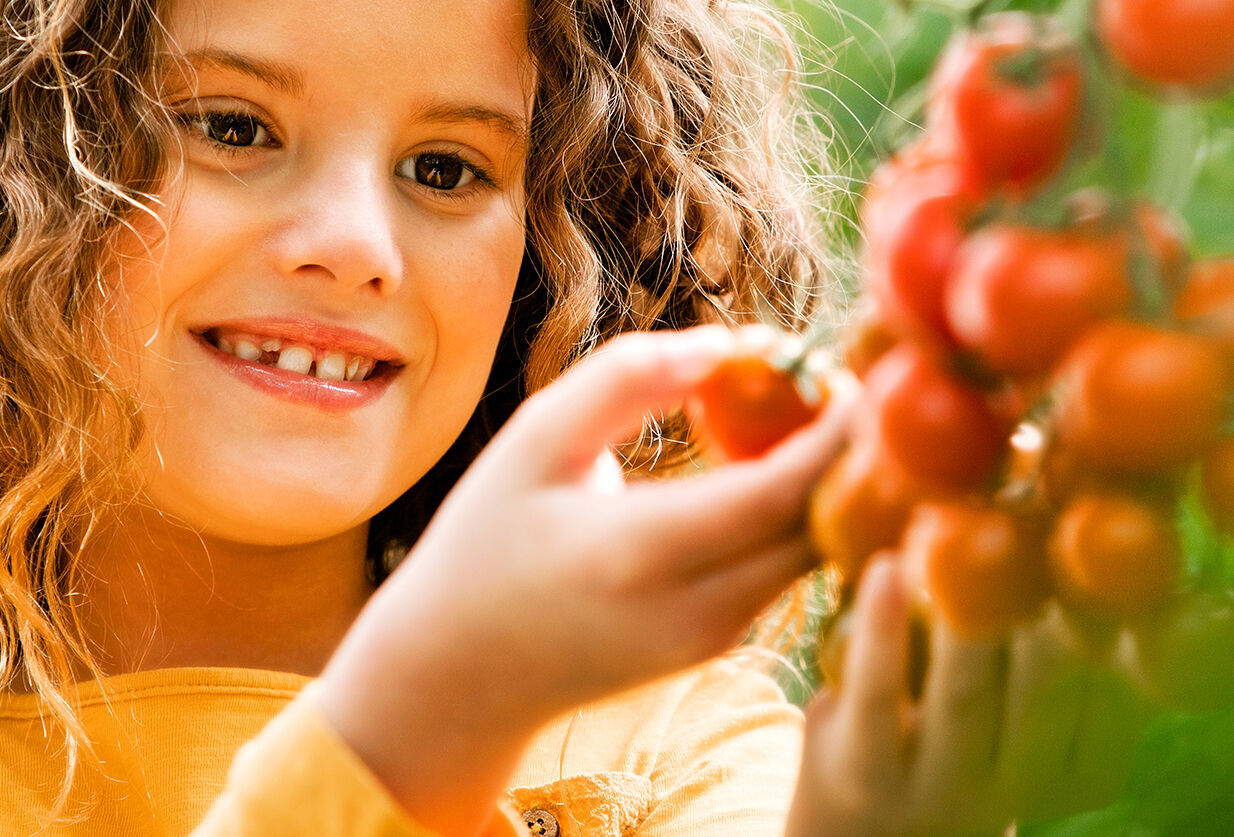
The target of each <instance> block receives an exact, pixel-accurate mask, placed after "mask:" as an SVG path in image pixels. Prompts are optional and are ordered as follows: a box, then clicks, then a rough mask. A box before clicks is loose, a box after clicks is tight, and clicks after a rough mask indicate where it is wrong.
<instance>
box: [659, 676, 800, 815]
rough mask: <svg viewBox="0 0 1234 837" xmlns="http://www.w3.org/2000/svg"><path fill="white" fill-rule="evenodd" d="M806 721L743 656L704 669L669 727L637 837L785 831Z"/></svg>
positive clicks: (772, 683)
mask: <svg viewBox="0 0 1234 837" xmlns="http://www.w3.org/2000/svg"><path fill="white" fill-rule="evenodd" d="M803 726H804V719H803V716H802V713H801V711H800V710H799V709H798V708H797V707H795V706H793V705H792V704H791V703H789V702H788V700H787V699H786V698H785V697H784V693H783V692H782V691H781V689H780V688H779V687H778V686H777V685H776V683H775V682H774V681H773V680H771V678H769V677H766V676H765V675H762V674H760V673H758V672H755V671H752V670H750V669H749V668H748V667H746V666H743V665H742V664H741V663H740V661H737V660H724V661H721V662H720V663H718V664H716V665H713V666H709V667H707V668H706V669H704V670H703V672H701V673H700V676H699V678H698V679H697V680H696V681H695V683H694V684H693V686H692V687H691V688H690V690H689V691H688V692H686V693H685V694H684V695H683V697H682V700H681V702H680V703H679V704H678V706H677V709H676V711H675V712H674V714H673V716H672V718H671V721H670V724H669V726H668V728H667V729H666V731H665V736H664V741H663V745H662V747H661V750H660V754H659V757H658V759H657V764H656V767H655V770H654V774H653V776H652V777H651V778H652V784H653V786H654V787H655V788H656V801H655V806H654V807H653V809H652V810H651V812H650V813H649V815H648V816H647V818H646V819H645V820H644V821H643V823H642V827H641V828H640V829H639V831H638V834H639V837H679V835H682V834H707V835H713V836H714V837H725V835H732V837H737V835H741V837H748V835H779V834H783V833H784V828H785V823H786V822H787V820H788V811H789V807H790V805H791V804H792V799H793V792H794V790H795V788H796V783H797V772H798V769H799V765H800V760H801V748H802V736H803Z"/></svg>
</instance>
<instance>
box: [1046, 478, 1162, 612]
mask: <svg viewBox="0 0 1234 837" xmlns="http://www.w3.org/2000/svg"><path fill="white" fill-rule="evenodd" d="M1049 555H1050V566H1051V569H1052V571H1053V574H1054V581H1055V585H1056V587H1057V588H1058V591H1059V595H1060V596H1061V597H1062V598H1063V599H1064V600H1065V601H1066V602H1067V603H1068V604H1069V605H1071V606H1073V607H1077V608H1080V609H1086V610H1091V611H1093V612H1094V613H1096V614H1099V615H1111V616H1118V617H1122V618H1134V617H1136V616H1139V615H1141V614H1144V613H1146V612H1148V611H1150V610H1151V609H1152V608H1153V607H1155V606H1157V605H1159V604H1161V603H1162V602H1163V601H1165V599H1166V598H1167V597H1168V596H1169V595H1170V593H1171V592H1172V591H1173V590H1174V587H1175V585H1176V583H1177V581H1178V575H1179V568H1180V561H1181V558H1180V555H1179V547H1178V540H1177V537H1176V535H1175V532H1174V527H1173V526H1172V525H1171V522H1170V520H1169V518H1168V517H1167V516H1166V514H1165V513H1164V512H1163V511H1162V509H1161V508H1159V507H1158V506H1156V505H1155V504H1151V503H1146V502H1143V501H1141V500H1139V499H1136V498H1132V497H1125V496H1121V495H1118V494H1113V493H1109V494H1098V493H1093V494H1083V495H1079V496H1076V497H1075V498H1073V499H1072V500H1071V502H1070V503H1068V504H1067V506H1066V508H1064V509H1063V511H1062V513H1061V514H1060V515H1059V517H1058V522H1057V524H1056V525H1055V528H1054V532H1053V533H1052V534H1051V536H1050V542H1049Z"/></svg>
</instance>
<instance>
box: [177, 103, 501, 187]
mask: <svg viewBox="0 0 1234 837" xmlns="http://www.w3.org/2000/svg"><path fill="white" fill-rule="evenodd" d="M227 117H234V118H236V119H242V120H243V119H247V120H250V121H251V122H252V123H253V126H254V127H255V128H256V129H258V130H259V131H264V132H265V133H266V135H267V137H268V141H267V142H266V143H263V144H261V145H232V144H230V143H226V142H220V141H219V140H216V139H214V138H213V137H211V136H209V135H208V134H207V133H206V130H202V128H203V127H205V128H206V129H207V130H208V128H209V123H210V121H211V120H213V119H219V118H227ZM177 119H178V120H179V121H180V124H181V125H182V126H183V127H184V129H185V130H189V131H194V132H195V133H196V135H197V136H198V137H199V138H200V139H201V140H203V141H204V142H206V143H208V144H209V145H210V146H211V147H212V148H214V149H215V150H217V151H220V152H222V153H224V154H227V155H229V156H240V155H244V154H251V153H252V152H254V151H256V150H258V149H262V148H281V147H282V145H283V143H282V141H281V140H279V139H278V136H277V135H276V134H275V131H274V128H273V127H272V126H271V125H270V124H269V123H267V122H266V121H265V120H264V119H262V118H261V117H260V116H257V115H256V114H253V113H250V112H248V111H244V110H195V111H187V112H184V113H179V114H177ZM430 156H431V157H436V158H438V159H440V160H445V161H449V162H451V163H455V164H458V165H460V166H462V167H463V168H464V169H466V170H467V171H468V172H470V173H471V175H472V177H473V180H474V184H475V188H493V187H495V186H496V185H497V182H496V180H495V179H494V178H493V176H492V174H490V173H489V171H488V170H487V169H485V168H484V167H483V166H480V165H478V164H476V163H473V162H471V161H469V160H466V159H464V158H463V156H462V155H461V154H458V153H457V152H454V151H424V152H421V153H419V154H413V155H411V157H408V158H405V159H407V160H412V161H413V164H412V165H413V172H414V160H415V159H416V158H417V157H430ZM399 162H400V164H401V163H402V162H403V161H402V160H400V161H399ZM404 179H405V180H407V181H409V182H410V183H411V184H413V185H414V186H416V187H418V188H421V189H425V190H427V191H429V192H431V193H432V194H433V195H434V196H439V197H442V198H446V199H448V200H465V199H466V198H467V197H468V195H469V193H470V192H472V191H473V188H472V186H473V184H468V185H467V186H463V187H461V188H454V189H438V188H435V187H433V186H429V185H428V184H426V183H421V182H419V181H418V180H416V179H415V178H414V176H413V177H408V178H404Z"/></svg>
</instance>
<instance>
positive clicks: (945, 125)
mask: <svg viewBox="0 0 1234 837" xmlns="http://www.w3.org/2000/svg"><path fill="white" fill-rule="evenodd" d="M982 24H983V25H982V27H981V28H980V29H977V30H967V31H964V32H963V33H961V34H960V35H959V36H957V37H956V38H955V39H954V40H953V41H952V43H951V45H950V46H949V47H948V48H947V50H946V51H945V52H944V54H943V57H942V59H941V61H940V63H939V65H938V68H937V70H936V71H935V73H934V76H933V78H932V80H931V85H930V88H931V89H930V104H929V110H928V112H927V119H928V124H929V126H930V130H932V131H934V132H939V133H942V134H944V135H946V136H949V137H951V138H952V141H953V142H955V144H956V146H957V148H958V150H959V152H960V157H961V159H962V160H964V162H965V164H966V165H967V166H969V167H970V168H971V169H972V171H973V172H974V174H975V175H976V177H978V178H979V179H980V180H981V181H982V182H983V183H987V184H989V185H990V186H991V187H993V188H1001V187H1004V186H1006V187H1010V188H1011V189H1012V191H1013V192H1024V191H1026V190H1029V189H1031V188H1032V187H1034V186H1036V185H1037V184H1039V183H1041V182H1042V181H1044V180H1046V179H1048V178H1049V177H1050V176H1051V175H1053V174H1054V173H1055V172H1056V171H1057V170H1058V168H1059V166H1060V164H1061V163H1062V161H1063V159H1064V158H1065V157H1066V155H1067V151H1068V150H1069V149H1070V148H1071V145H1072V142H1073V140H1074V137H1075V134H1076V126H1077V123H1078V121H1079V119H1078V117H1079V113H1080V99H1081V94H1082V91H1083V86H1084V74H1083V70H1082V68H1081V64H1080V59H1079V55H1078V53H1077V51H1076V50H1075V48H1074V46H1073V45H1072V44H1070V43H1068V42H1067V41H1066V40H1065V39H1064V38H1062V37H1061V36H1060V35H1059V34H1058V33H1057V32H1056V31H1053V30H1052V29H1051V28H1050V27H1049V26H1048V24H1047V23H1046V19H1045V18H1040V17H1034V16H1032V15H1028V14H1025V13H1016V12H1013V13H1007V14H1001V15H993V16H991V17H988V18H986V19H985V20H984V21H983V22H982Z"/></svg>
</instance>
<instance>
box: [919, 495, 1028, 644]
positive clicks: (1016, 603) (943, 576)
mask: <svg viewBox="0 0 1234 837" xmlns="http://www.w3.org/2000/svg"><path fill="white" fill-rule="evenodd" d="M901 551H902V554H903V556H904V561H905V564H906V567H907V571H908V574H909V577H910V579H913V580H914V582H915V584H916V585H918V586H920V587H921V588H922V589H923V591H924V593H925V595H926V598H927V601H928V605H929V607H930V608H931V609H932V610H933V611H935V612H937V613H938V614H939V615H940V616H941V617H942V618H943V619H944V620H946V622H947V624H948V625H950V626H951V628H952V629H953V630H954V631H955V632H956V633H958V634H961V635H962V636H966V637H971V638H980V637H989V636H994V635H997V634H1000V633H1003V632H1005V631H1008V630H1010V629H1011V628H1013V627H1014V626H1016V625H1017V624H1020V623H1021V622H1024V621H1026V620H1028V619H1029V618H1030V617H1032V616H1033V615H1034V614H1035V613H1036V612H1037V611H1038V610H1039V609H1040V608H1041V606H1042V605H1043V604H1044V603H1045V602H1046V600H1047V599H1048V598H1049V596H1050V592H1051V588H1050V582H1049V572H1048V569H1047V566H1046V561H1045V553H1044V550H1043V549H1042V548H1041V544H1040V541H1039V540H1038V538H1037V536H1036V534H1035V532H1034V531H1033V529H1032V528H1031V527H1029V526H1027V525H1025V523H1024V522H1023V521H1021V520H1019V519H1017V518H1016V517H1015V516H1013V515H1011V514H1009V513H1007V512H1006V511H1003V510H1001V509H997V508H993V507H990V506H982V505H975V504H969V503H962V502H958V501H953V502H935V503H924V504H922V505H920V506H918V507H917V510H916V511H915V512H914V513H913V516H912V518H911V520H910V521H909V524H908V529H907V531H906V532H905V533H904V544H903V546H902V548H901Z"/></svg>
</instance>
